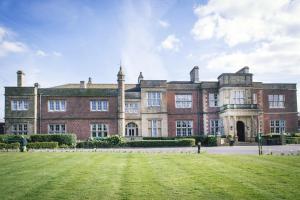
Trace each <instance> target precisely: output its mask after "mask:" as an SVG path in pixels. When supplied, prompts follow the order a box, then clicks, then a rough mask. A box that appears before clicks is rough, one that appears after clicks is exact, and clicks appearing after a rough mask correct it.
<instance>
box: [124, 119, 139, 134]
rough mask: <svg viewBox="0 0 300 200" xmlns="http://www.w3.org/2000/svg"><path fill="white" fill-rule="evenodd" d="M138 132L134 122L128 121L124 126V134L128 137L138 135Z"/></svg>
mask: <svg viewBox="0 0 300 200" xmlns="http://www.w3.org/2000/svg"><path fill="white" fill-rule="evenodd" d="M138 135H139V132H138V126H137V125H136V123H133V122H130V123H128V124H127V125H126V127H125V136H128V137H134V136H138Z"/></svg>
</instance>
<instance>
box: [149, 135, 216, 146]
mask: <svg viewBox="0 0 300 200" xmlns="http://www.w3.org/2000/svg"><path fill="white" fill-rule="evenodd" d="M176 139H194V140H195V144H198V142H201V145H202V146H217V137H216V136H206V135H199V136H185V137H143V140H176Z"/></svg>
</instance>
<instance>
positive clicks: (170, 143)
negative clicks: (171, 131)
mask: <svg viewBox="0 0 300 200" xmlns="http://www.w3.org/2000/svg"><path fill="white" fill-rule="evenodd" d="M125 146H126V147H192V146H195V139H192V138H187V139H176V140H140V141H129V142H126V143H125Z"/></svg>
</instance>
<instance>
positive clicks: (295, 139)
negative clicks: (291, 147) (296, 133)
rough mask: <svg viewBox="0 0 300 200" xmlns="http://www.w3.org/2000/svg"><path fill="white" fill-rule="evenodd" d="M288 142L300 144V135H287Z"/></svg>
mask: <svg viewBox="0 0 300 200" xmlns="http://www.w3.org/2000/svg"><path fill="white" fill-rule="evenodd" d="M286 143H287V144H300V137H286Z"/></svg>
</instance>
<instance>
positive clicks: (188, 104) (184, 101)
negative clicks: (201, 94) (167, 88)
mask: <svg viewBox="0 0 300 200" xmlns="http://www.w3.org/2000/svg"><path fill="white" fill-rule="evenodd" d="M174 99H175V108H192V107H193V95H192V94H190V93H189V94H175V97H174Z"/></svg>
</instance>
